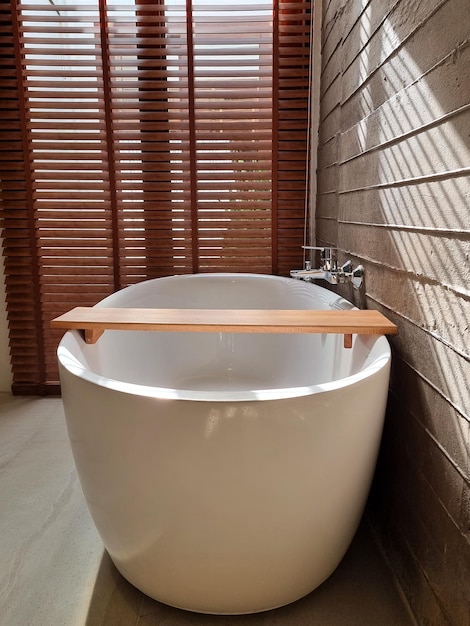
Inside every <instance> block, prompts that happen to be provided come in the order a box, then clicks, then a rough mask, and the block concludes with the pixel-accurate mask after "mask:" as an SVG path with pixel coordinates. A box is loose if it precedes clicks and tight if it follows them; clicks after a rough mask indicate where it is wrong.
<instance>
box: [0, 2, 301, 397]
mask: <svg viewBox="0 0 470 626" xmlns="http://www.w3.org/2000/svg"><path fill="white" fill-rule="evenodd" d="M310 4H311V3H310V0H309V1H307V0H300V1H299V2H293V1H289V0H276V1H275V2H272V0H258V1H257V2H256V3H254V2H246V3H237V2H233V1H232V3H222V2H221V3H218V4H215V3H210V4H205V3H204V2H199V1H197V0H193V1H191V0H167V1H166V2H164V1H163V0H151V1H150V0H135V1H131V0H78V1H75V0H74V1H73V2H72V0H54V2H52V1H49V0H12V1H11V2H8V3H3V4H2V3H1V2H0V6H3V7H4V9H3V12H2V16H3V29H2V31H1V33H0V36H1V37H2V43H3V44H4V45H3V49H2V50H3V54H2V60H1V61H2V63H3V68H2V79H3V80H2V89H3V91H2V95H3V97H2V100H1V102H2V109H1V111H2V119H1V120H0V124H1V127H0V132H1V137H0V141H1V142H2V145H3V146H4V151H3V153H2V161H1V171H0V181H1V182H0V185H1V192H2V195H1V197H0V201H1V208H2V217H3V221H2V226H3V238H4V251H5V256H6V273H7V301H8V302H7V306H8V315H9V323H10V342H11V352H12V360H13V368H14V390H16V391H18V392H23V393H24V392H26V391H27V389H28V388H30V389H31V390H34V389H36V390H37V389H38V388H39V387H41V386H44V385H56V384H57V383H58V372H57V362H56V354H55V352H56V346H57V343H58V340H59V339H60V332H59V331H57V330H51V329H50V320H51V319H52V318H53V317H55V316H57V315H59V314H61V313H63V312H65V311H66V310H68V309H70V308H72V307H73V306H78V305H81V306H89V305H93V304H94V303H96V302H97V301H98V300H100V299H102V298H103V297H105V296H106V295H108V294H110V293H112V292H113V291H115V290H116V289H119V288H122V287H125V286H127V285H129V284H133V283H136V282H139V281H141V280H144V279H147V278H153V277H158V276H165V275H170V274H181V273H191V272H211V271H252V272H253V271H254V272H261V273H280V274H287V273H288V271H289V269H291V268H292V267H296V266H298V264H299V262H300V261H301V257H302V253H301V245H302V242H303V241H302V239H303V224H304V199H305V178H306V177H305V168H306V162H307V159H306V151H307V124H308V115H307V109H308V107H307V100H308V64H309V50H310V48H309V32H310V26H309V23H310V10H311V7H310ZM31 283H32V286H31Z"/></svg>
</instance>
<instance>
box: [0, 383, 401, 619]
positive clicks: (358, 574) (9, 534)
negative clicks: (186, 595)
mask: <svg viewBox="0 0 470 626" xmlns="http://www.w3.org/2000/svg"><path fill="white" fill-rule="evenodd" d="M0 564H1V567H0V626H84V625H87V626H98V625H106V626H143V625H148V626H205V625H206V624H207V626H261V625H262V626H308V625H312V626H314V625H315V626H316V625H318V626H408V625H410V626H412V624H413V622H412V620H411V618H410V617H409V615H408V613H407V611H406V609H405V607H404V606H403V604H402V602H401V599H400V596H399V594H398V593H397V591H396V589H395V587H394V584H393V580H392V578H391V576H390V574H389V572H388V570H387V568H386V566H385V565H384V563H383V562H382V560H381V558H380V557H379V555H378V553H377V551H376V549H375V547H374V544H373V542H372V540H371V538H370V536H369V533H368V531H367V528H366V526H365V525H363V526H362V527H361V528H360V530H359V532H358V534H357V536H356V538H355V540H354V542H353V544H352V546H351V548H350V550H349V552H348V553H347V555H346V557H345V558H344V560H343V561H342V563H341V564H340V566H339V567H338V569H337V570H336V572H335V573H334V574H333V576H331V577H330V579H329V580H328V581H326V582H325V583H324V584H323V585H322V586H321V587H319V588H318V589H316V590H315V591H314V592H313V593H311V594H310V595H309V596H307V597H305V598H303V599H302V600H299V601H298V602H296V603H294V604H291V605H289V606H286V607H284V608H281V609H277V610H276V611H269V612H266V613H260V614H257V615H247V616H238V617H226V616H207V615H197V614H193V613H188V612H185V611H180V610H178V609H174V608H171V607H167V606H165V605H162V604H160V603H158V602H156V601H154V600H151V599H150V598H148V597H146V596H144V595H143V594H142V593H140V592H139V591H138V590H137V589H135V588H134V587H132V586H131V585H130V584H129V583H128V582H127V581H126V580H124V578H122V576H121V575H120V574H119V573H118V572H117V571H116V569H115V568H114V566H113V564H112V563H111V561H110V559H109V557H108V556H107V554H106V553H105V552H104V550H103V546H102V544H101V541H100V538H99V537H98V534H97V532H96V530H95V528H94V526H93V523H92V521H91V519H90V516H89V514H88V511H87V508H86V504H85V501H84V498H83V495H82V492H81V489H80V485H79V483H78V480H77V477H76V473H75V469H74V465H73V460H72V455H71V451H70V447H69V443H68V439H67V433H66V428H65V422H64V417H63V412H62V404H61V401H60V400H59V399H55V398H54V399H51V398H44V399H41V398H13V397H11V396H10V395H8V394H0Z"/></svg>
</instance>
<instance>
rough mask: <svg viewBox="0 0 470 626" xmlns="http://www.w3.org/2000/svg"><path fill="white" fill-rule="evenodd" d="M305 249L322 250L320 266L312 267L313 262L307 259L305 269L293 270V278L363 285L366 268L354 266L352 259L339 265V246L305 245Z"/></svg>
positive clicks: (333, 283)
mask: <svg viewBox="0 0 470 626" xmlns="http://www.w3.org/2000/svg"><path fill="white" fill-rule="evenodd" d="M303 248H304V250H319V251H320V267H319V268H318V269H312V262H311V261H310V260H308V261H305V267H304V269H303V270H291V271H290V275H291V277H292V278H297V279H299V280H305V281H307V282H311V281H312V280H326V281H328V282H329V283H331V284H332V285H338V284H340V283H346V282H350V283H352V285H353V286H354V287H356V289H359V288H360V286H361V285H362V280H363V277H364V268H363V267H362V265H358V266H357V267H356V268H355V267H353V264H352V261H346V263H343V265H341V266H339V267H338V261H337V259H336V256H335V254H334V253H335V251H336V250H337V248H330V247H323V246H303Z"/></svg>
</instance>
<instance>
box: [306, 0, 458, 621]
mask: <svg viewBox="0 0 470 626" xmlns="http://www.w3.org/2000/svg"><path fill="white" fill-rule="evenodd" d="M469 37H470V4H469V0H444V1H443V0H421V1H419V0H398V1H395V2H390V1H389V0H371V1H370V2H367V1H366V0H330V1H328V0H324V6H323V28H322V76H321V104H320V111H321V113H320V116H321V121H320V141H319V144H320V145H319V163H318V180H317V184H318V195H317V217H316V233H317V243H318V244H320V245H326V244H329V245H333V246H337V247H338V248H339V258H340V260H342V259H345V258H352V259H353V260H354V261H355V262H356V263H362V264H363V265H364V267H365V270H366V280H365V288H364V290H363V291H362V292H361V293H354V294H353V293H352V292H351V293H350V291H349V288H348V287H345V288H343V294H344V295H346V296H348V297H353V298H354V299H355V301H356V303H357V304H359V305H361V306H366V307H368V308H377V309H379V310H381V311H382V312H384V313H385V314H386V315H388V316H389V317H390V318H391V319H392V320H393V321H394V322H395V323H396V324H397V325H398V327H399V334H398V336H397V337H395V338H393V340H392V344H393V359H394V362H393V373H392V380H391V394H390V402H389V410H388V413H387V418H386V427H385V432H384V440H383V446H382V450H381V455H380V462H379V468H378V472H377V479H376V483H375V486H374V490H373V495H372V498H371V502H370V506H369V513H370V517H371V519H372V520H373V523H374V526H375V528H376V531H377V533H378V536H379V538H380V541H381V542H382V545H383V546H384V548H385V550H386V553H387V555H388V558H389V559H390V562H391V563H392V565H393V567H394V570H395V572H396V575H397V577H398V578H399V580H400V582H401V585H402V587H403V589H404V591H405V593H406V595H407V597H408V600H409V602H410V604H411V606H412V609H413V611H414V612H415V614H416V616H417V619H418V621H419V623H420V624H430V625H436V626H443V625H446V624H452V625H453V626H468V625H469V624H470V582H469V581H470V487H469V484H470V460H469V450H470V304H469V301H470V40H469Z"/></svg>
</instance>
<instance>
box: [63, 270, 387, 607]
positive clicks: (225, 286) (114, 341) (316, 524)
mask: <svg viewBox="0 0 470 626" xmlns="http://www.w3.org/2000/svg"><path fill="white" fill-rule="evenodd" d="M97 306H108V307H162V308H177V307H181V308H186V307H187V308H206V309H209V308H241V309H249V308H254V309H330V308H332V309H335V308H336V309H338V308H339V309H343V308H352V305H351V304H350V303H349V302H347V301H346V300H344V299H342V298H341V297H339V296H338V295H336V294H334V293H332V292H331V291H328V290H326V289H324V288H322V287H319V286H317V285H313V284H307V283H304V282H302V281H297V280H294V279H291V278H281V277H274V276H264V275H263V276H261V275H255V274H199V275H190V276H175V277H169V278H160V279H156V280H150V281H146V282H143V283H140V284H138V285H134V286H132V287H128V288H126V289H123V290H122V291H120V292H117V293H115V294H113V295H112V296H110V297H108V298H106V299H105V300H103V301H102V302H100V303H99V304H98V305H97ZM58 358H59V365H60V376H61V383H62V396H63V402H64V408H65V415H66V420H67V427H68V432H69V436H70V441H71V445H72V450H73V454H74V459H75V463H76V467H77V471H78V474H79V478H80V482H81V485H82V489H83V492H84V495H85V498H86V501H87V504H88V507H89V510H90V513H91V515H92V517H93V520H94V522H95V524H96V527H97V529H98V531H99V533H100V535H101V538H102V540H103V543H104V545H105V548H106V550H107V551H108V553H109V555H110V556H111V559H112V560H113V562H114V564H115V565H116V567H117V569H118V570H119V571H120V572H121V573H122V575H123V576H124V577H125V578H127V580H128V581H130V582H131V583H132V584H133V585H135V586H136V587H137V588H139V589H140V590H141V591H143V592H144V593H145V594H147V595H149V596H151V597H152V598H155V599H156V600H159V601H161V602H164V603H167V604H169V605H172V606H175V607H179V608H183V609H188V610H191V611H197V612H203V613H217V614H241V613H252V612H257V611H264V610H267V609H271V608H275V607H279V606H281V605H284V604H287V603H290V602H292V601H294V600H297V599H298V598H300V597H302V596H304V595H306V594H308V593H309V592H311V591H312V590H313V589H315V587H317V586H318V585H320V584H321V583H322V582H323V581H324V580H325V579H326V578H327V577H328V576H329V575H330V574H331V573H332V572H333V571H334V570H335V568H336V567H337V565H338V563H339V562H340V560H341V558H342V557H343V555H344V553H345V551H346V550H347V548H348V546H349V544H350V542H351V539H352V537H353V535H354V533H355V531H356V529H357V526H358V523H359V521H360V518H361V515H362V511H363V508H364V504H365V501H366V498H367V494H368V490H369V487H370V483H371V479H372V476H373V472H374V466H375V462H376V457H377V451H378V447H379V442H380V438H381V432H382V424H383V417H384V412H385V404H386V399H387V389H388V381H389V368H390V348H389V344H388V341H387V340H386V338H385V337H383V336H379V337H374V336H355V337H354V340H353V346H352V348H351V349H346V348H344V346H343V338H342V336H341V335H307V334H278V335H276V334H223V333H183V332H181V333H178V332H171V333H170V332H162V333H159V332H141V331H135V332H131V331H109V330H108V331H106V332H105V333H104V335H103V336H102V337H101V338H100V339H99V340H98V342H97V343H96V344H93V345H87V344H86V343H85V342H84V340H83V339H82V337H81V335H80V334H79V332H78V331H69V332H67V333H66V334H65V335H64V337H63V339H62V341H61V343H60V345H59V348H58Z"/></svg>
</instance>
